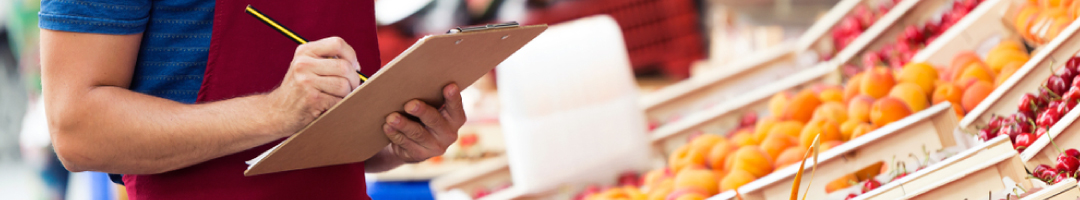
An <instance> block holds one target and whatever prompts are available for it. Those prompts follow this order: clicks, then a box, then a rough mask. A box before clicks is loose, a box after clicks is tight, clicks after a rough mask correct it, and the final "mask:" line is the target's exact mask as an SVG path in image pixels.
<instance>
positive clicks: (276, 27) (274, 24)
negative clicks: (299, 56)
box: [244, 5, 368, 82]
mask: <svg viewBox="0 0 1080 200" xmlns="http://www.w3.org/2000/svg"><path fill="white" fill-rule="evenodd" d="M244 12H246V13H248V14H251V16H254V17H255V18H256V19H259V21H262V22H263V23H265V24H266V25H269V26H270V27H271V28H274V30H277V31H278V32H280V33H281V34H282V35H285V37H288V38H289V39H291V40H293V41H294V42H296V43H297V44H307V42H308V41H307V40H306V39H304V38H303V37H300V35H297V34H296V33H293V32H292V30H289V28H285V26H283V25H281V24H279V23H277V21H274V20H273V19H270V17H267V16H266V15H264V14H262V12H259V10H256V9H255V7H251V5H248V6H247V8H245V9H244ZM356 74H359V75H360V81H361V82H367V80H368V77H367V75H364V73H360V71H356Z"/></svg>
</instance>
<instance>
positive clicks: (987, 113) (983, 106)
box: [960, 21, 1080, 132]
mask: <svg viewBox="0 0 1080 200" xmlns="http://www.w3.org/2000/svg"><path fill="white" fill-rule="evenodd" d="M1078 29H1080V22H1076V21H1074V22H1073V23H1072V24H1069V26H1068V27H1066V28H1065V30H1064V31H1062V33H1061V34H1059V35H1060V36H1059V37H1057V38H1055V39H1054V40H1052V41H1050V43H1048V44H1047V45H1045V46H1043V47H1040V49H1038V50H1037V51H1036V52H1035V53H1034V54H1033V55H1032V56H1031V60H1028V62H1027V63H1025V64H1024V66H1023V67H1021V68H1020V69H1019V70H1017V71H1016V73H1015V74H1013V76H1012V77H1009V79H1008V80H1006V81H1005V82H1004V83H1002V84H1001V86H999V87H998V88H997V89H995V90H994V92H991V93H990V95H989V96H987V97H986V99H984V100H983V101H982V102H981V103H979V105H978V106H976V107H975V108H974V109H972V110H971V111H970V112H968V114H967V116H972V117H965V118H964V119H962V120H960V127H962V128H964V129H965V130H967V131H972V132H974V131H976V130H975V127H977V126H982V125H985V124H986V123H987V122H988V121H989V120H990V118H991V117H992V116H993V115H1011V114H1013V113H1015V112H1016V110H1017V107H1016V105H1018V104H1019V101H1020V96H1022V95H1024V94H1025V93H1037V92H1038V88H1039V87H1040V86H1042V84H1043V83H1045V82H1046V80H1047V79H1048V78H1050V75H1051V74H1052V71H1051V69H1050V68H1051V67H1061V66H1063V65H1065V61H1068V60H1069V58H1071V57H1073V55H1076V53H1077V51H1080V37H1077V36H1076V33H1077V30H1078ZM1051 64H1053V66H1051Z"/></svg>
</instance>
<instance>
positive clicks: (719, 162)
mask: <svg viewBox="0 0 1080 200" xmlns="http://www.w3.org/2000/svg"><path fill="white" fill-rule="evenodd" d="M736 149H737V147H736V146H735V145H733V144H731V143H726V142H725V143H717V144H716V145H714V146H712V148H711V149H709V154H708V155H707V156H706V157H705V162H706V163H707V164H708V166H709V167H711V168H713V169H723V168H724V161H725V160H727V157H728V155H729V154H731V153H732V152H735V150H736Z"/></svg>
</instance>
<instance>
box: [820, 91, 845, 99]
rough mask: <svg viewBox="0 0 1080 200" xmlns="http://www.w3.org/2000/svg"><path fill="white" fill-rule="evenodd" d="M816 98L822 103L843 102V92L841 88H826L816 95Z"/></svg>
mask: <svg viewBox="0 0 1080 200" xmlns="http://www.w3.org/2000/svg"><path fill="white" fill-rule="evenodd" d="M818 98H819V99H821V101H824V102H844V90H843V89H841V88H828V89H824V90H822V91H821V92H819V93H818Z"/></svg>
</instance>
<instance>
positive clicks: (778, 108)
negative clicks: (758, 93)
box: [769, 92, 791, 117]
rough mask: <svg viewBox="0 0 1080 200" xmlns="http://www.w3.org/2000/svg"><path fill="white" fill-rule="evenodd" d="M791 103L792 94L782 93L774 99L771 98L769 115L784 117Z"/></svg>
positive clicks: (777, 94) (773, 97) (774, 96)
mask: <svg viewBox="0 0 1080 200" xmlns="http://www.w3.org/2000/svg"><path fill="white" fill-rule="evenodd" d="M789 101H791V93H788V92H780V93H776V94H774V95H773V96H772V98H769V113H771V114H772V116H776V117H781V116H784V110H785V109H787V106H788V102H789Z"/></svg>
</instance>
